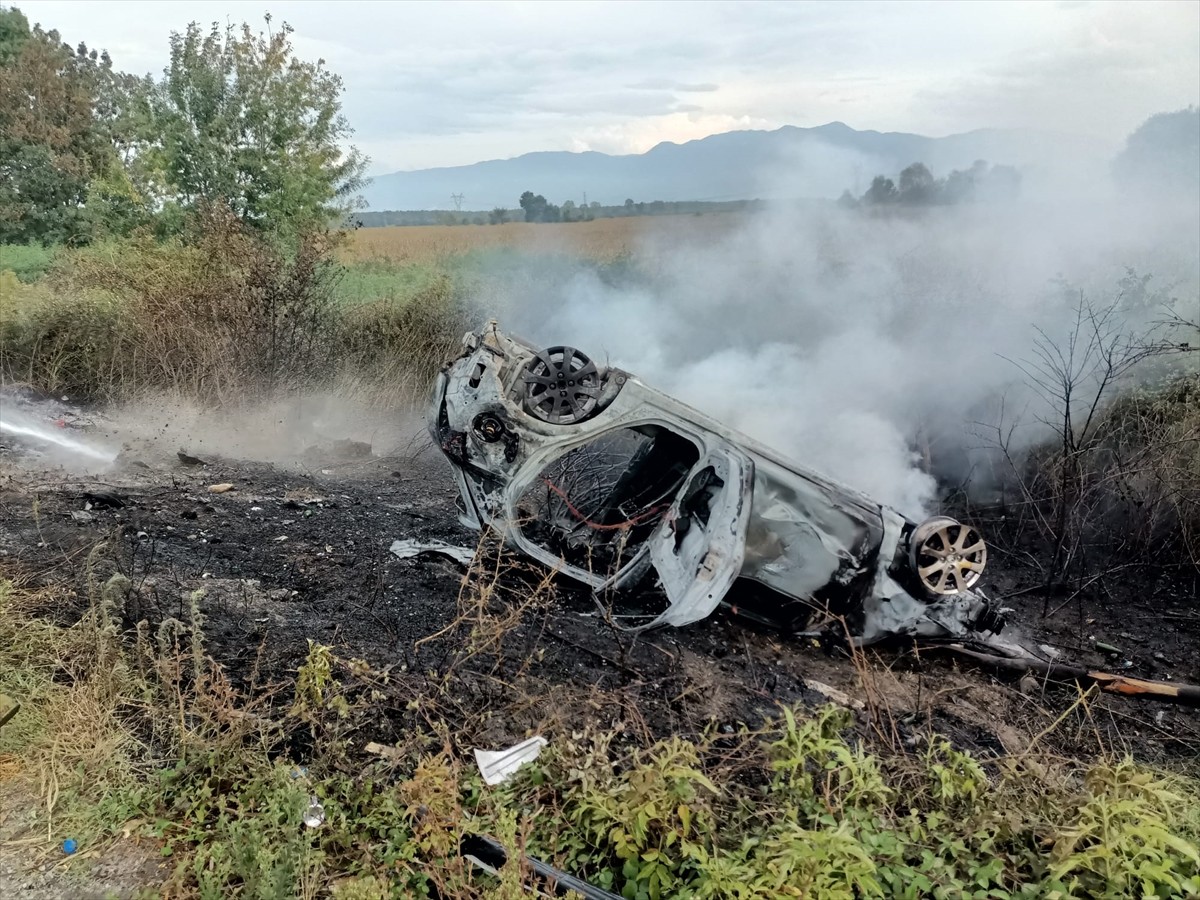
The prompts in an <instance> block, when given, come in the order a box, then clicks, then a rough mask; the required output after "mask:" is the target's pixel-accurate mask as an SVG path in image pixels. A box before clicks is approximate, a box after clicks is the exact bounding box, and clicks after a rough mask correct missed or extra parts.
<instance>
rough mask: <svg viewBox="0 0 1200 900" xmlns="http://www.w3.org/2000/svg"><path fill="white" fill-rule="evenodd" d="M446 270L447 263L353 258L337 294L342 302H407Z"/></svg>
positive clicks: (350, 304) (338, 300)
mask: <svg viewBox="0 0 1200 900" xmlns="http://www.w3.org/2000/svg"><path fill="white" fill-rule="evenodd" d="M451 271H452V270H451ZM446 274H447V271H446V268H445V267H443V266H440V265H435V264H430V263H393V262H389V261H386V260H379V261H374V260H373V261H368V262H352V263H350V264H348V265H347V266H346V267H345V271H344V273H343V275H342V276H341V278H340V279H339V281H338V284H337V287H336V289H335V297H336V300H337V303H338V305H339V306H354V305H359V304H364V303H377V302H380V301H386V302H389V303H407V302H409V301H411V300H412V299H413V298H415V297H419V296H421V295H422V294H424V293H427V292H428V291H429V290H430V289H431V288H432V287H433V286H434V285H435V284H436V283H437V282H438V280H439V279H440V278H444V277H445V276H446Z"/></svg>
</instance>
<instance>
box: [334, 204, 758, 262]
mask: <svg viewBox="0 0 1200 900" xmlns="http://www.w3.org/2000/svg"><path fill="white" fill-rule="evenodd" d="M742 221H744V214H740V213H707V214H704V215H692V216H636V217H630V218H622V219H594V220H592V221H591V222H557V223H553V224H532V223H529V222H507V223H505V224H503V225H394V226H389V227H387V228H360V229H358V231H356V232H355V233H354V234H353V235H352V236H351V238H350V241H349V244H348V246H347V247H346V248H345V250H344V251H343V252H344V255H345V259H346V261H347V262H366V261H380V260H387V261H390V262H393V263H429V262H436V261H439V260H443V259H445V258H446V257H451V256H455V255H458V254H464V253H470V252H473V251H488V250H498V249H505V250H516V251H520V252H523V253H543V254H563V255H569V256H573V257H577V258H583V259H589V260H593V261H600V262H606V261H610V260H613V259H617V258H620V257H622V256H626V255H631V254H635V253H637V251H638V250H639V248H642V247H645V246H654V245H656V244H658V243H660V242H671V243H675V242H680V241H684V240H688V241H696V240H701V241H702V240H704V239H705V238H710V239H718V238H720V237H722V236H724V235H727V234H729V233H730V232H732V231H733V230H734V229H735V228H736V227H737V226H738V224H739V223H740V222H742Z"/></svg>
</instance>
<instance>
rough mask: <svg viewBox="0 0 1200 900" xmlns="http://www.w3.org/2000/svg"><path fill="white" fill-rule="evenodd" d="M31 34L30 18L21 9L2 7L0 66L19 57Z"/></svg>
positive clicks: (0, 17)
mask: <svg viewBox="0 0 1200 900" xmlns="http://www.w3.org/2000/svg"><path fill="white" fill-rule="evenodd" d="M29 34H30V32H29V20H28V19H26V18H25V16H24V15H23V14H22V12H21V11H20V10H19V9H4V8H0V66H7V65H9V64H10V63H12V61H13V60H15V59H16V58H17V54H18V53H20V52H21V47H22V45H24V43H25V42H26V41H27V40H29Z"/></svg>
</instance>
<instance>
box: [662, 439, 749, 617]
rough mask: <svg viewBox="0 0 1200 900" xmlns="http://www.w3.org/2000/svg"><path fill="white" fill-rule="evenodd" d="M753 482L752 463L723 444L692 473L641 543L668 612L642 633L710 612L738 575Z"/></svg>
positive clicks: (747, 457) (744, 545) (743, 454)
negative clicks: (664, 597) (648, 558)
mask: <svg viewBox="0 0 1200 900" xmlns="http://www.w3.org/2000/svg"><path fill="white" fill-rule="evenodd" d="M753 481H754V463H753V461H752V460H751V459H750V457H749V456H747V455H746V454H745V453H743V452H742V451H741V450H738V449H737V448H736V447H733V446H731V445H728V444H720V445H718V446H716V447H715V448H714V449H712V450H710V451H709V452H708V453H706V454H705V455H704V456H703V457H702V458H701V459H700V461H699V462H698V463H697V464H696V465H695V466H694V467H693V468H692V471H691V473H690V474H689V476H688V479H687V481H686V482H685V484H684V486H683V489H682V490H681V491H680V492H679V493H678V494H677V495H676V497H675V501H674V503H673V504H672V505H671V509H670V511H669V512H668V513H667V515H666V516H665V517H664V519H663V523H662V525H661V526H660V527H659V528H658V530H657V531H656V532H655V533H654V534H653V535H651V537H650V538H649V540H648V542H647V543H648V544H649V553H650V560H651V562H652V564H653V566H654V569H655V571H656V572H657V573H658V578H659V581H660V583H661V584H662V588H663V591H664V592H665V593H666V595H667V599H668V600H669V601H670V606H669V607H668V608H667V610H666V611H665V612H663V613H662V614H661V615H659V616H658V617H657V618H656V619H655V620H653V621H652V622H650V623H648V625H647V626H646V627H651V626H657V625H676V626H678V625H686V624H688V623H689V622H696V621H699V620H700V619H703V618H704V617H705V616H707V615H708V614H709V613H711V612H712V611H713V610H714V609H716V607H717V605H718V604H719V603H720V602H721V599H722V598H723V597H724V596H725V594H726V592H727V591H728V590H729V588H730V586H731V585H732V584H733V582H734V580H735V579H736V578H737V577H738V574H739V573H740V572H741V569H742V561H743V560H744V558H745V554H746V527H747V525H748V523H749V519H750V500H751V493H752V492H751V487H752V485H753Z"/></svg>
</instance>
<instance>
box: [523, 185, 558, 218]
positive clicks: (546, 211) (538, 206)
mask: <svg viewBox="0 0 1200 900" xmlns="http://www.w3.org/2000/svg"><path fill="white" fill-rule="evenodd" d="M518 202H519V203H520V205H521V209H523V210H525V221H526V222H558V221H559V220H561V218H562V210H561V209H560V208H559V207H557V206H555V205H554V204H553V203H549V202H547V200H546V198H545V197H543V196H542V195H541V194H534V193H533V191H526V192H525V193H523V194H522V195H521V199H520V200H519V201H518Z"/></svg>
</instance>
